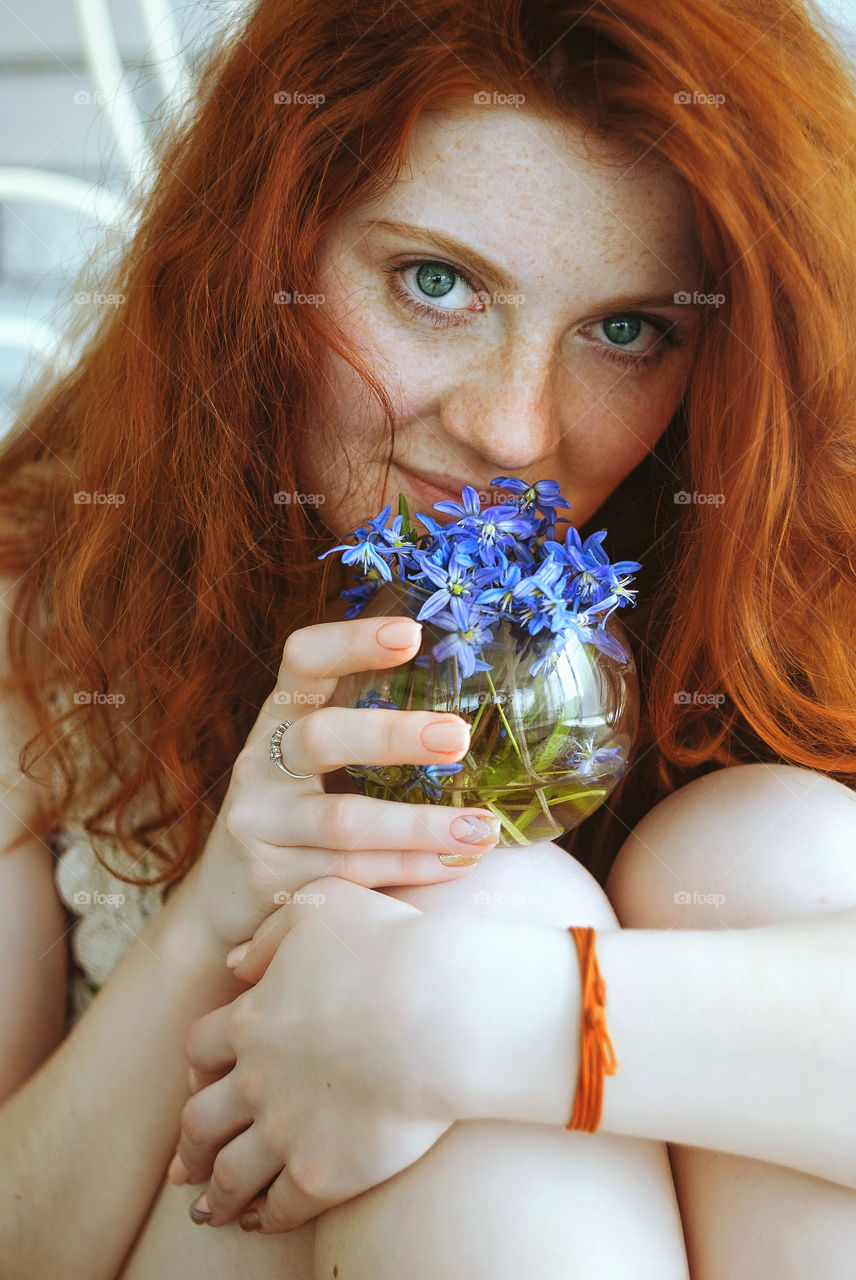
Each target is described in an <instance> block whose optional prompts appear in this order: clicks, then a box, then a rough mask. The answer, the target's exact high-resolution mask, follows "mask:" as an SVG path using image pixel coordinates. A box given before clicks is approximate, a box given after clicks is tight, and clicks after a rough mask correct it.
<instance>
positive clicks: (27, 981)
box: [0, 841, 66, 1103]
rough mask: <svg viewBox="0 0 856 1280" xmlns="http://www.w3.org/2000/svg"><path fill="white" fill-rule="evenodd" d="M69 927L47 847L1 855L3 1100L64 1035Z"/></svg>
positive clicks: (31, 846) (23, 848) (0, 1064)
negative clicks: (67, 928) (54, 879)
mask: <svg viewBox="0 0 856 1280" xmlns="http://www.w3.org/2000/svg"><path fill="white" fill-rule="evenodd" d="M65 932H66V918H65V912H64V911H63V908H62V903H61V902H60V900H59V897H58V896H57V892H56V888H55V886H54V881H53V858H52V856H51V853H50V850H49V849H47V848H46V847H45V846H44V845H43V844H37V843H36V842H35V841H31V842H28V843H27V844H26V845H23V846H21V847H20V848H18V849H15V850H14V851H13V852H12V853H7V854H0V1103H2V1102H3V1100H4V1099H6V1098H8V1097H9V1095H10V1094H12V1093H14V1091H15V1089H17V1088H18V1087H19V1086H20V1085H22V1084H23V1083H24V1081H25V1080H27V1079H29V1077H30V1076H31V1075H32V1074H33V1072H34V1071H35V1070H36V1069H37V1068H38V1067H39V1065H40V1064H41V1063H42V1062H43V1061H44V1060H45V1058H47V1057H48V1056H49V1054H51V1053H52V1052H53V1050H54V1049H55V1048H56V1046H57V1045H58V1044H59V1043H60V1041H61V1040H62V1037H63V1033H64V1031H65V1005H66V985H65V984H66V941H65Z"/></svg>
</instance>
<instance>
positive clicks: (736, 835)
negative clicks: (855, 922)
mask: <svg viewBox="0 0 856 1280" xmlns="http://www.w3.org/2000/svg"><path fill="white" fill-rule="evenodd" d="M606 891H607V894H608V895H609V898H610V901H611V903H612V904H613V906H614V908H615V910H616V912H617V913H618V918H619V919H620V921H621V923H622V924H623V925H625V926H627V927H631V928H671V927H674V926H677V927H679V928H689V929H694V928H716V927H717V926H719V927H729V928H733V927H747V926H751V925H759V924H767V923H773V922H774V921H776V920H783V919H787V918H793V917H795V916H799V915H811V914H814V913H817V912H820V911H830V910H832V911H834V910H844V909H846V908H849V907H853V906H856V795H854V794H853V792H852V791H851V790H849V788H847V787H845V786H844V785H843V784H842V783H840V782H836V781H835V780H834V779H832V778H830V777H828V776H827V775H825V774H822V773H818V772H816V771H814V770H812V769H802V768H798V767H796V766H793V765H775V764H760V763H759V764H747V765H734V766H731V767H730V768H726V769H721V770H718V771H717V772H715V773H710V774H706V775H705V776H704V777H702V778H696V779H695V780H694V781H692V782H690V783H688V784H687V785H686V786H684V787H681V788H679V789H678V790H677V791H675V792H673V793H672V794H671V795H669V796H667V797H666V798H665V799H664V800H662V801H660V803H659V804H657V805H655V806H654V808H653V809H652V810H651V811H650V812H649V813H647V814H646V815H645V817H644V818H643V819H642V820H641V822H639V823H638V824H637V826H636V827H635V828H634V829H633V831H632V832H631V833H630V835H629V836H628V838H627V840H625V842H624V844H623V845H622V847H621V849H620V850H619V852H618V855H617V857H616V860H615V863H614V865H613V867H612V870H611V871H610V874H609V877H608V879H607V882H606Z"/></svg>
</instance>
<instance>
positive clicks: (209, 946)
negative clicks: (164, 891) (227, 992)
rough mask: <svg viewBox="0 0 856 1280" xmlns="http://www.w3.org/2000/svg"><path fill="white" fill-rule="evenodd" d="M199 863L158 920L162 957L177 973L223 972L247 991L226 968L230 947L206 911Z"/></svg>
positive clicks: (169, 899) (158, 937)
mask: <svg viewBox="0 0 856 1280" xmlns="http://www.w3.org/2000/svg"><path fill="white" fill-rule="evenodd" d="M199 875H200V873H199V863H198V862H197V863H194V865H193V866H192V867H191V868H190V870H189V871H188V872H187V873H186V875H185V876H184V877H183V879H182V880H181V881H180V882H179V883H178V884H177V885H176V886H175V888H174V889H173V890H172V891H171V892H170V895H169V897H168V899H167V901H166V902H165V903H164V905H163V907H162V908H161V910H160V911H159V913H158V915H157V916H156V917H155V921H154V925H155V932H156V938H155V939H153V943H154V945H155V947H156V948H157V950H158V954H160V955H163V956H164V958H165V959H167V960H168V962H169V964H170V966H171V968H172V969H173V970H176V971H181V972H184V973H189V974H190V975H191V976H192V975H195V974H210V973H211V972H212V970H216V969H217V968H219V970H220V971H222V973H223V975H224V979H226V980H227V981H228V983H229V984H231V985H233V986H234V985H236V984H237V986H238V987H239V989H240V990H244V986H243V984H239V983H237V979H236V978H235V977H234V975H233V974H232V973H231V972H230V971H229V970H228V969H227V968H226V955H227V953H228V951H229V947H228V945H227V944H226V943H225V942H224V941H223V940H222V939H221V938H219V937H218V935H217V933H216V931H215V929H214V926H213V923H212V922H211V921H210V920H209V917H208V913H207V912H206V911H205V910H204V908H203V905H202V900H201V894H200V890H199Z"/></svg>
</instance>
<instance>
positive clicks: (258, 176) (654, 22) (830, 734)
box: [0, 0, 856, 882]
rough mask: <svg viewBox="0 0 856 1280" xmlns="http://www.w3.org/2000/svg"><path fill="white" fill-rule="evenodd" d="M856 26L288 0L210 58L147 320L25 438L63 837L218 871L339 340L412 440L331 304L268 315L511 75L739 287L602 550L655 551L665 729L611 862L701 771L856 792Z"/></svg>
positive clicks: (32, 601) (167, 156) (168, 200)
mask: <svg viewBox="0 0 856 1280" xmlns="http://www.w3.org/2000/svg"><path fill="white" fill-rule="evenodd" d="M824 23H825V20H824V18H823V16H822V14H821V12H820V11H819V10H817V9H816V8H814V7H813V6H811V5H809V4H808V3H793V0H659V3H658V4H656V5H653V6H648V7H645V8H644V9H643V8H640V6H639V4H638V0H633V2H632V3H631V2H630V0H610V3H609V5H605V4H601V3H597V2H596V3H594V4H591V3H590V0H584V2H583V0H484V2H483V3H481V4H479V5H477V6H475V7H473V6H472V5H471V4H470V3H469V0H409V4H408V6H407V7H406V8H401V7H399V6H396V5H394V4H392V5H390V4H388V3H387V0H357V3H354V4H349V5H335V4H334V5H332V6H328V5H319V4H317V3H315V0H260V3H257V4H256V5H255V7H254V8H253V9H252V11H251V12H250V13H249V14H248V16H247V17H246V18H245V20H244V22H243V25H242V27H241V29H240V30H238V31H236V32H233V33H230V34H228V35H225V36H224V37H223V38H222V39H221V40H220V41H218V42H217V43H216V44H215V45H213V46H212V47H211V48H210V49H209V50H207V51H206V54H205V56H204V58H203V59H202V60H201V61H200V65H199V66H198V67H197V68H196V71H195V83H196V89H195V92H194V98H193V100H192V103H191V104H190V106H189V107H188V109H187V111H186V112H185V113H184V114H183V115H182V116H181V118H180V119H179V120H176V121H173V122H172V123H171V125H170V127H169V128H168V129H165V130H164V131H163V134H162V137H161V139H160V140H159V143H158V157H157V167H156V172H155V175H154V178H153V181H152V183H151V187H150V189H149V190H147V191H146V192H144V193H141V194H140V196H139V197H138V204H137V211H138V218H137V220H136V222H135V226H134V230H133V233H132V235H131V236H130V237H129V243H128V245H127V246H126V247H125V248H124V249H123V252H122V254H121V257H120V260H119V262H118V265H117V266H116V267H115V268H113V269H112V270H111V274H110V277H109V280H105V282H104V285H103V286H102V287H103V288H104V289H105V291H107V292H111V293H113V294H114V295H116V296H118V297H122V298H124V301H123V302H121V304H120V305H117V306H115V307H112V308H110V307H107V308H103V309H102V310H103V312H104V314H103V318H102V319H101V320H100V322H99V324H98V327H97V329H96V331H95V332H94V333H93V334H91V335H89V336H88V337H87V340H86V342H85V343H84V345H83V347H82V350H81V351H80V353H79V355H78V357H77V359H76V360H75V362H74V364H73V365H72V367H70V368H69V369H67V370H65V371H64V372H56V373H54V374H53V375H52V376H51V377H50V379H49V380H48V381H47V382H46V383H43V384H42V385H41V386H40V387H39V388H37V389H36V391H35V392H34V393H33V394H32V395H31V396H30V397H29V398H28V400H27V402H26V403H25V404H24V406H23V411H22V413H21V415H20V419H19V422H18V425H17V427H16V429H15V430H14V431H13V433H12V434H11V435H10V437H8V438H7V440H6V441H4V443H3V446H2V450H0V495H1V496H2V500H3V503H4V509H5V511H6V512H7V514H8V521H7V524H6V527H5V530H4V532H3V537H2V539H0V571H2V572H3V573H4V574H7V575H13V576H14V577H16V578H17V579H18V580H17V583H16V586H15V590H14V595H13V597H12V601H11V603H12V608H13V614H14V616H13V617H12V619H11V631H10V645H11V674H10V675H9V677H8V678H7V680H6V686H5V687H6V689H7V691H9V692H12V693H14V694H15V695H19V696H20V697H21V698H23V700H24V701H25V702H26V704H27V705H28V707H29V708H30V710H31V712H32V713H33V715H34V716H35V721H36V724H37V725H38V732H37V733H36V734H35V736H34V737H32V738H31V739H30V741H29V742H28V743H27V744H26V747H25V748H24V750H23V752H22V753H21V761H20V763H21V767H22V768H23V769H25V771H27V772H30V773H32V774H33V776H39V775H38V770H37V765H38V760H39V759H46V760H48V761H49V762H50V763H52V764H53V765H54V766H55V776H57V777H61V779H62V786H60V787H56V786H54V785H53V783H52V782H51V783H49V784H47V785H46V798H45V803H44V809H43V815H42V817H43V827H42V828H40V831H39V834H41V835H46V834H47V833H48V831H49V830H50V828H51V827H52V826H53V825H54V824H55V823H60V822H61V821H62V820H63V818H64V816H65V815H66V814H67V813H69V811H70V810H71V809H72V807H74V808H75V810H76V811H79V812H80V813H81V814H82V815H83V817H84V819H85V822H86V824H87V827H88V829H89V830H90V831H91V832H102V831H115V832H116V833H118V835H119V838H120V842H122V843H123V845H124V846H125V847H127V848H129V849H131V850H134V851H136V852H138V853H139V851H140V850H152V851H153V852H154V854H155V861H156V863H157V867H156V870H157V875H155V876H146V877H141V879H145V880H146V882H152V880H153V879H159V880H161V881H172V880H175V879H177V878H178V877H180V876H181V874H182V873H183V872H184V871H185V870H186V869H187V867H188V866H189V865H190V863H191V862H192V861H193V859H194V858H195V857H196V856H198V854H199V852H200V851H201V848H202V846H203V843H204V838H205V836H206V834H207V831H208V830H209V828H210V824H211V821H212V820H213V818H214V816H215V815H216V812H217V810H218V808H219V805H220V803H221V801H222V798H223V795H224V794H225V789H226V786H227V784H228V778H229V773H230V769H231V766H232V763H233V762H234V759H235V757H236V755H237V754H238V752H239V750H240V748H241V746H242V745H243V742H244V740H245V738H246V735H247V733H248V732H249V729H250V727H251V725H252V723H253V721H254V719H255V717H256V715H257V713H258V708H259V706H260V705H261V703H262V701H263V700H264V698H265V697H266V695H267V694H268V693H269V692H270V689H271V688H272V686H273V683H274V681H275V677H276V673H277V670H278V666H279V662H280V656H281V650H282V645H283V643H284V640H285V638H286V636H287V634H288V632H289V631H290V630H291V629H293V628H294V627H297V626H303V625H306V624H307V623H308V622H311V621H313V620H316V619H317V618H318V617H319V616H320V614H319V600H320V599H321V598H322V597H323V594H324V584H325V575H326V572H327V570H328V568H329V563H330V562H329V561H325V562H323V563H321V564H319V562H318V560H317V558H316V557H317V555H318V554H319V552H320V551H322V550H324V549H325V548H326V547H327V546H329V545H330V536H329V534H328V533H327V531H326V530H325V529H324V528H323V526H322V525H321V524H320V523H319V521H318V519H317V514H316V513H315V512H314V511H312V510H311V509H309V508H307V507H304V506H300V505H295V504H290V505H286V504H282V505H278V504H277V503H275V501H274V494H275V493H276V492H278V491H282V490H300V488H301V485H300V459H301V457H302V456H305V454H304V451H305V449H306V448H307V447H308V439H307V434H308V433H307V429H306V427H305V425H304V424H305V422H306V420H307V419H308V410H309V405H310V404H311V395H312V389H313V387H314V386H317V385H318V379H319V378H320V377H322V376H323V374H322V363H323V352H324V349H325V347H330V348H332V349H333V350H335V351H336V352H337V353H338V354H339V355H340V356H342V357H343V358H345V359H347V360H349V361H350V363H351V364H352V365H353V367H354V368H355V369H356V370H357V371H358V372H359V373H360V375H361V376H362V377H363V379H364V380H365V382H366V384H367V386H368V388H369V390H370V392H371V393H372V394H373V395H374V396H376V397H377V399H378V401H379V403H380V404H381V406H382V408H383V410H384V413H385V415H386V418H387V421H388V423H389V425H390V430H391V431H393V430H394V421H393V410H392V406H391V404H390V403H389V401H388V399H387V397H386V394H385V392H384V388H383V386H382V385H380V384H379V383H378V382H377V381H376V379H375V378H374V377H373V375H372V371H371V369H370V368H367V367H365V366H364V365H363V364H362V363H361V361H360V359H359V355H358V353H357V352H356V351H354V350H352V349H351V348H350V347H349V346H348V344H347V343H346V342H345V341H344V338H343V335H342V334H341V333H339V332H338V331H337V330H336V328H335V327H334V325H333V324H332V322H331V321H330V319H329V318H328V317H327V316H326V315H325V313H324V311H323V309H322V308H315V307H287V306H277V305H275V304H274V295H275V294H276V293H277V292H279V291H282V290H289V289H293V290H300V291H304V292H311V291H312V282H313V272H314V269H315V264H316V255H317V249H318V246H319V241H320V239H321V237H322V235H323V233H324V231H325V229H326V227H327V226H328V225H329V223H330V222H331V220H332V219H333V218H334V217H336V216H338V215H339V214H341V213H343V212H344V211H346V210H347V209H350V208H352V207H353V206H354V205H355V204H357V203H360V202H362V201H363V200H365V199H368V198H371V197H373V196H375V195H377V194H378V192H379V191H380V190H381V189H382V188H383V186H384V185H385V184H386V183H389V182H392V181H394V180H395V178H396V177H397V175H398V174H399V172H400V171H401V168H402V165H403V163H404V160H405V157H406V149H407V142H408V137H409V134H410V131H411V129H412V127H413V125H414V122H415V121H416V120H417V118H418V117H419V116H420V113H422V112H424V111H426V110H432V109H438V108H440V107H441V106H443V105H448V104H449V102H454V101H455V99H456V98H458V97H461V96H464V97H465V98H466V100H468V101H469V102H472V96H471V95H472V94H473V93H475V92H479V91H491V90H497V91H499V92H501V93H505V94H508V93H522V94H523V95H524V96H525V101H526V104H527V107H534V108H535V109H543V110H545V111H549V112H552V113H560V114H563V115H564V116H566V117H567V118H568V119H569V120H571V121H573V122H576V123H581V124H584V125H585V126H586V127H587V128H591V129H592V130H593V131H595V132H596V133H598V134H603V135H606V136H608V137H609V138H611V139H612V140H613V141H614V142H618V143H619V144H623V145H624V146H626V149H627V155H628V157H633V156H637V155H640V154H643V153H645V152H646V151H651V150H655V151H656V152H657V153H658V154H659V155H660V156H661V157H662V159H663V160H664V161H665V162H667V163H668V164H670V165H671V166H672V167H673V168H674V169H675V170H676V171H677V172H678V173H679V174H680V175H681V176H682V177H683V179H684V180H685V181H686V183H687V186H688V188H689V190H690V192H691V195H692V200H693V204H694V209H695V214H696V219H697V223H698V228H699V234H700V238H701V244H702V249H703V254H704V261H705V264H706V275H707V279H706V282H705V288H706V289H707V290H709V292H711V293H719V294H721V295H722V297H723V302H722V305H719V306H716V307H713V306H711V307H708V308H705V309H704V310H705V313H706V314H705V322H704V325H703V329H702V332H701V334H700V340H699V343H698V349H697V351H696V352H695V359H694V365H693V372H692V376H691V379H690V383H689V386H688V390H687V393H686V396H685V398H684V401H683V403H682V405H681V407H680V410H679V412H678V413H677V414H676V416H675V418H674V420H673V421H672V423H671V424H670V426H669V429H668V431H667V432H666V433H665V435H664V436H663V438H662V439H661V441H660V442H659V443H658V446H657V448H656V449H655V450H654V451H653V452H652V453H651V454H650V455H649V456H648V457H647V458H646V459H645V460H644V461H643V462H642V463H640V464H639V466H638V467H637V468H636V469H635V471H634V472H633V473H632V474H631V475H630V476H629V477H627V479H626V480H625V481H624V482H623V483H622V484H621V485H620V486H619V488H618V489H617V490H616V492H615V493H614V494H613V495H612V496H611V498H610V499H609V500H608V502H607V503H605V504H604V506H603V507H602V508H601V509H600V510H599V511H598V512H597V515H596V517H595V518H594V519H593V520H592V521H591V522H589V526H588V527H587V528H586V529H583V530H581V532H582V533H583V534H584V535H585V534H586V533H587V532H589V531H591V530H593V529H596V528H599V527H604V526H605V527H607V528H608V529H609V534H610V542H611V544H612V548H611V551H612V558H616V557H618V556H620V557H621V558H630V557H634V558H636V559H639V560H641V561H642V562H643V565H644V569H643V571H642V573H641V574H640V575H639V576H638V582H637V584H636V585H638V586H639V587H640V605H639V608H638V609H637V610H635V611H624V612H623V613H622V615H621V617H622V621H624V623H625V625H626V626H627V627H628V628H629V629H630V631H631V633H632V640H633V643H634V647H635V651H636V656H637V660H638V663H639V666H640V673H641V675H642V688H643V718H642V727H641V730H640V735H639V739H638V742H637V744H636V748H635V755H634V765H633V767H631V769H630V770H629V771H628V773H627V774H626V775H625V777H624V779H623V780H622V783H621V784H620V787H619V789H618V790H617V791H616V792H615V793H614V795H613V797H612V799H611V803H610V804H609V805H608V806H604V808H603V809H602V810H601V811H600V812H599V813H598V814H597V815H595V817H593V818H592V819H590V820H589V823H587V824H585V826H586V827H589V825H590V824H592V823H596V824H598V841H597V850H598V852H597V857H596V859H595V860H596V861H597V860H598V859H599V861H598V865H597V870H596V873H597V874H599V875H600V876H601V877H604V876H605V874H606V871H607V870H608V866H609V863H610V859H611V857H612V855H613V854H614V852H615V851H616V849H617V847H618V843H620V841H621V839H623V837H624V836H625V835H626V833H627V830H628V829H629V827H630V826H631V825H632V823H633V822H634V821H635V820H636V819H637V818H638V817H640V816H641V814H642V813H643V812H644V811H645V810H646V809H648V808H650V807H651V805H652V804H653V803H654V802H655V801H656V800H657V799H658V798H660V797H661V796H663V795H665V794H667V793H668V792H669V791H670V790H672V789H674V787H675V786H677V785H679V784H680V782H682V781H684V780H686V779H687V778H688V777H690V776H693V775H695V774H698V773H699V772H703V771H705V770H708V769H711V768H716V767H722V766H723V765H728V764H732V763H737V762H739V761H743V760H756V759H768V760H783V761H786V762H791V763H795V764H799V765H803V766H806V767H808V768H812V769H816V770H819V771H822V772H825V773H830V774H833V775H835V776H836V777H838V778H839V780H841V781H843V782H845V783H846V784H848V785H850V786H852V785H853V783H854V781H856V764H855V763H854V746H856V674H855V672H856V663H854V661H853V658H854V645H853V635H854V621H855V620H856V619H855V618H854V614H856V590H854V587H855V586H856V583H855V582H854V566H853V563H852V560H851V552H852V548H853V547H854V545H856V504H854V501H853V495H854V492H856V432H855V431H854V412H853V411H854V401H856V362H854V360H853V358H852V351H853V349H854V347H856V309H854V306H853V294H854V275H856V272H854V270H853V265H852V254H853V246H854V245H856V147H854V142H856V95H854V82H853V77H852V74H851V71H850V68H849V66H848V64H847V62H846V60H845V57H844V55H843V53H842V52H841V51H840V49H839V48H838V46H837V45H836V41H835V36H834V33H833V32H832V31H831V30H828V29H826V28H825V25H824ZM289 93H290V94H292V95H298V94H307V95H317V97H316V99H315V100H308V101H302V102H301V101H299V100H297V99H295V100H294V101H292V102H291V103H290V105H289V104H288V103H285V102H284V101H283V94H289ZM710 95H718V96H717V97H716V98H713V97H711V96H710ZM720 99H721V101H720ZM81 491H82V492H84V493H88V494H90V496H91V497H90V500H89V501H88V502H87V501H84V502H81V501H75V495H76V494H78V493H79V492H81ZM680 491H686V492H687V493H689V494H692V493H693V491H696V492H697V493H699V494H703V495H711V494H716V495H722V497H723V501H722V502H721V503H720V504H718V505H714V504H713V503H704V502H689V503H681V502H680V501H676V500H675V494H676V493H680ZM92 495H94V496H92ZM367 514H370V513H367ZM58 686H59V687H62V688H64V689H66V690H68V691H70V692H71V693H72V694H75V695H76V697H77V701H74V700H72V704H71V705H70V706H66V707H63V706H61V705H60V706H58V705H57V703H56V702H55V701H52V700H51V696H50V695H51V693H52V692H54V693H55V692H56V689H57V687H58ZM111 694H112V695H113V696H112V698H111V697H110V696H109V695H111ZM699 694H700V695H702V696H701V697H699V696H697V695H699ZM711 695H714V697H713V699H712V700H711ZM87 699H88V700H87ZM122 699H124V701H122ZM705 699H707V701H705ZM41 780H42V781H45V779H44V778H42V779H41ZM96 783H98V784H100V785H101V786H102V787H104V784H105V783H106V787H104V789H103V790H101V791H100V792H99V791H97V790H96ZM150 789H153V791H154V794H155V796H156V797H157V804H156V805H155V806H154V808H153V809H152V810H151V811H149V812H148V813H147V814H145V813H144V814H142V815H135V816H132V815H134V804H133V802H134V800H135V799H136V798H139V797H140V796H141V795H142V794H144V793H147V792H148V791H149V790H150ZM96 797H97V798H96ZM113 820H115V826H111V825H109V823H110V822H112V821H113ZM105 824H107V825H105ZM574 839H575V837H574V836H572V837H571V838H570V842H569V844H568V846H567V847H568V848H571V849H572V848H573V844H574ZM15 843H16V844H17V842H15ZM13 847H14V846H13ZM593 869H595V868H594V867H593ZM124 878H126V879H129V880H132V879H134V877H133V876H130V875H128V876H125V877H124Z"/></svg>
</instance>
